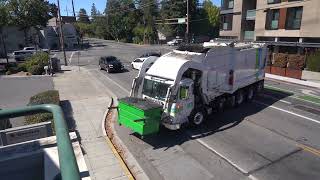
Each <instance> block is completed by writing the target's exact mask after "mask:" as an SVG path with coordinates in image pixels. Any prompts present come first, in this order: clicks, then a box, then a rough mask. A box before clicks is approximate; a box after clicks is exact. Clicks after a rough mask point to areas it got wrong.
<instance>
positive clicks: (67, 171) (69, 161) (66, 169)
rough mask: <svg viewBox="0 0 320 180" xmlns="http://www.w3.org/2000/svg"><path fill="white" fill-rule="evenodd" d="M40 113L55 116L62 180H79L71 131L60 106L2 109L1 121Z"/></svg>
mask: <svg viewBox="0 0 320 180" xmlns="http://www.w3.org/2000/svg"><path fill="white" fill-rule="evenodd" d="M40 112H50V113H52V114H53V120H54V129H55V132H56V136H57V145H58V154H59V163H60V172H61V177H62V179H68V180H79V179H80V173H79V168H78V164H77V160H76V157H75V155H74V152H73V148H72V144H71V141H70V137H69V131H68V129H67V125H66V122H65V120H64V117H63V112H62V109H61V108H60V106H57V105H53V104H42V105H35V106H26V107H23V108H16V109H2V110H0V121H1V120H5V118H15V117H19V116H25V115H32V114H36V113H40Z"/></svg>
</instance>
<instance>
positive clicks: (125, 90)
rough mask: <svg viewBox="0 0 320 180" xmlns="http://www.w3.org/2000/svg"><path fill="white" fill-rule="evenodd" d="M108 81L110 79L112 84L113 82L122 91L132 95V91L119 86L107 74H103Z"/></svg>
mask: <svg viewBox="0 0 320 180" xmlns="http://www.w3.org/2000/svg"><path fill="white" fill-rule="evenodd" d="M102 74H103V75H104V76H105V77H106V78H107V79H109V80H110V81H111V82H113V83H114V84H115V85H117V86H118V87H119V88H120V89H122V90H123V91H124V92H126V93H127V94H129V93H130V91H128V90H127V89H125V88H124V87H122V86H121V85H120V84H118V83H117V82H116V81H114V80H112V79H110V78H109V77H108V76H107V75H106V74H104V73H102Z"/></svg>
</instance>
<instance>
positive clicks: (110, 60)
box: [105, 57, 118, 62]
mask: <svg viewBox="0 0 320 180" xmlns="http://www.w3.org/2000/svg"><path fill="white" fill-rule="evenodd" d="M105 59H106V60H107V62H114V61H118V60H117V58H116V57H106V58H105Z"/></svg>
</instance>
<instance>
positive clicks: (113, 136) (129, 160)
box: [103, 97, 149, 180]
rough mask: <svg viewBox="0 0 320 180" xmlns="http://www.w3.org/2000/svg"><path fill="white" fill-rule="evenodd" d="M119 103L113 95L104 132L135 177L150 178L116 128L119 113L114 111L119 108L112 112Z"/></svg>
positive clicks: (143, 179) (147, 179)
mask: <svg viewBox="0 0 320 180" xmlns="http://www.w3.org/2000/svg"><path fill="white" fill-rule="evenodd" d="M117 105H118V101H117V99H115V98H113V97H112V100H111V105H110V107H108V110H107V111H108V114H106V117H105V124H104V125H105V126H103V127H105V129H104V133H106V134H107V137H108V138H109V139H110V141H111V142H112V144H113V145H114V146H115V149H116V150H117V152H118V153H119V155H120V156H121V158H122V160H123V161H124V162H125V164H126V166H127V167H128V169H129V170H130V172H131V173H132V175H133V176H134V178H135V179H139V180H140V179H141V180H149V177H148V176H147V174H146V173H145V172H144V171H143V169H142V168H141V166H140V165H139V163H138V162H137V160H136V159H135V157H134V156H133V155H132V154H131V152H130V151H129V150H128V148H127V146H126V145H125V144H124V143H123V141H122V140H121V139H120V138H119V136H118V134H117V132H116V130H115V127H114V123H115V122H116V119H117V113H114V112H117V110H116V111H113V112H112V110H113V109H116V108H115V107H116V106H117ZM110 112H111V113H110ZM108 115H111V116H108ZM109 117H110V118H109ZM107 130H108V131H107Z"/></svg>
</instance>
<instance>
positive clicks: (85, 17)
mask: <svg viewBox="0 0 320 180" xmlns="http://www.w3.org/2000/svg"><path fill="white" fill-rule="evenodd" d="M78 17H79V18H78V22H81V23H90V20H89V17H88V15H87V11H86V10H85V9H83V8H80V10H79V14H78Z"/></svg>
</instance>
